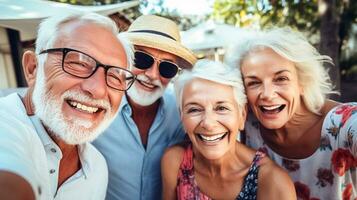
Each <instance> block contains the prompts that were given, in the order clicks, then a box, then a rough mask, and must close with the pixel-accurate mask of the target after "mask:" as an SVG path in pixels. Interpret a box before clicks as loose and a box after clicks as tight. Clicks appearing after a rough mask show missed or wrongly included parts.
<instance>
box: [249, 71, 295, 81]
mask: <svg viewBox="0 0 357 200" xmlns="http://www.w3.org/2000/svg"><path fill="white" fill-rule="evenodd" d="M284 72H288V73H291V71H290V70H287V69H283V70H280V71H277V72H275V73H274V75H278V74H282V73H284ZM245 78H257V77H256V76H254V75H251V76H243V79H245Z"/></svg>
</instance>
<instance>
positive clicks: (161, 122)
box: [93, 15, 196, 200]
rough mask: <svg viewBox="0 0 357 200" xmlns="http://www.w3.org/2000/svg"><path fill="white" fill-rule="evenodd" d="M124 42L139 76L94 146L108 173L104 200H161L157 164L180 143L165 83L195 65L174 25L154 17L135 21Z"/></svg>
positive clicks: (171, 98) (179, 127)
mask: <svg viewBox="0 0 357 200" xmlns="http://www.w3.org/2000/svg"><path fill="white" fill-rule="evenodd" d="M124 34H125V36H126V37H127V38H128V39H129V40H130V41H131V42H132V44H134V48H135V53H134V55H135V56H134V57H135V64H134V66H133V67H132V72H133V73H134V74H135V75H136V76H137V79H136V81H135V83H134V84H133V86H132V87H131V88H130V89H129V90H128V91H127V92H126V95H125V96H124V97H123V101H122V103H121V105H120V107H121V109H120V112H119V114H118V116H117V117H116V119H115V120H114V121H113V123H112V124H111V125H110V127H109V128H108V129H107V130H106V131H105V132H104V134H103V135H101V136H100V137H98V139H97V140H95V141H94V143H93V144H94V146H96V147H97V148H98V150H99V151H100V152H101V153H102V154H103V155H104V157H105V158H106V160H107V163H108V168H109V185H108V192H107V197H106V199H107V200H114V199H123V200H124V199H125V200H140V199H145V200H151V199H152V200H157V199H161V172H160V160H161V157H162V155H163V153H164V151H165V149H166V148H167V147H168V146H170V145H172V144H175V143H177V142H180V141H182V140H183V139H184V136H185V134H184V131H183V128H182V125H181V120H180V117H179V113H178V111H177V108H176V105H175V102H176V101H175V97H174V95H173V92H172V90H170V89H166V87H167V86H168V84H169V82H170V81H171V80H172V79H173V78H174V77H175V76H176V75H178V74H179V72H180V71H181V70H182V69H183V68H186V69H189V68H191V67H192V64H194V63H195V61H196V58H195V56H194V54H193V53H192V52H191V51H190V50H188V49H186V48H185V47H184V46H183V45H182V44H181V42H180V33H179V28H178V26H177V25H176V23H175V22H173V21H171V20H169V19H166V18H163V17H158V16H154V15H143V16H141V17H139V18H137V19H136V20H135V21H134V22H133V23H132V24H131V25H130V27H129V29H128V31H126V32H125V33H124Z"/></svg>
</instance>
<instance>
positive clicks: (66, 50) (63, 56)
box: [39, 48, 136, 91]
mask: <svg viewBox="0 0 357 200" xmlns="http://www.w3.org/2000/svg"><path fill="white" fill-rule="evenodd" d="M71 51H75V52H78V53H81V54H84V55H86V56H88V57H90V58H91V59H93V60H94V61H95V68H94V70H93V72H92V73H90V74H89V75H88V76H78V75H74V74H72V73H70V72H68V71H66V70H65V67H64V59H65V57H66V55H67V53H69V52H71ZM53 52H62V70H63V71H64V72H66V73H67V74H70V75H72V76H74V77H77V78H82V79H87V78H89V77H91V76H92V75H93V74H95V72H96V71H97V70H98V68H99V67H103V68H104V74H105V83H106V84H107V86H108V87H110V88H112V89H114V90H119V91H126V90H128V89H129V88H130V87H131V86H132V85H133V83H134V82H135V80H136V75H135V74H133V72H131V71H129V70H127V69H124V68H122V67H117V66H113V65H105V64H103V63H101V62H99V61H98V60H96V59H95V58H93V57H92V56H90V55H88V54H86V53H84V52H82V51H79V50H76V49H71V48H52V49H46V50H43V51H41V52H40V53H39V54H44V53H53ZM110 68H118V69H121V70H124V71H126V72H129V74H131V75H132V76H131V77H127V79H126V80H130V79H132V81H131V82H129V85H127V86H126V89H125V90H121V89H118V88H114V87H112V86H110V85H109V84H108V80H107V72H108V70H109V69H110Z"/></svg>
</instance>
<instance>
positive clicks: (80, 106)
mask: <svg viewBox="0 0 357 200" xmlns="http://www.w3.org/2000/svg"><path fill="white" fill-rule="evenodd" d="M69 104H71V106H73V107H75V108H77V109H79V110H83V111H86V112H89V113H95V112H97V111H98V109H99V108H95V107H90V106H86V105H83V104H81V103H78V102H74V101H69Z"/></svg>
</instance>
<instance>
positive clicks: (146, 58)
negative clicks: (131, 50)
mask: <svg viewBox="0 0 357 200" xmlns="http://www.w3.org/2000/svg"><path fill="white" fill-rule="evenodd" d="M155 60H156V61H157V62H158V66H159V72H160V75H161V76H162V77H164V78H173V77H174V76H176V74H177V73H178V72H180V71H181V70H182V69H181V68H180V67H179V66H178V65H177V64H176V63H173V62H171V61H167V60H159V59H157V58H155V57H153V56H152V55H150V54H148V53H146V52H143V51H139V50H136V51H135V64H134V66H135V67H136V68H138V69H149V68H150V67H151V66H152V65H153V64H154V62H155Z"/></svg>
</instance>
